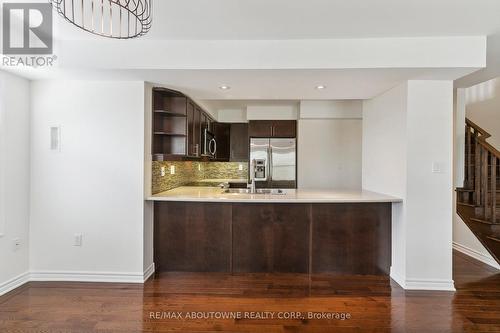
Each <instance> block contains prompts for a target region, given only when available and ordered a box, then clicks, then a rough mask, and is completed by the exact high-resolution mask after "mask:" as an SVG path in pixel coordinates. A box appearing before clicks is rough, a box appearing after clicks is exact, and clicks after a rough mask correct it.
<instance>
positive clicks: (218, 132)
mask: <svg viewBox="0 0 500 333" xmlns="http://www.w3.org/2000/svg"><path fill="white" fill-rule="evenodd" d="M212 130H213V133H214V136H215V140H216V141H217V150H216V153H215V159H216V160H218V161H229V157H230V149H231V148H230V145H231V143H230V141H231V136H230V133H231V124H228V123H217V122H216V123H214V124H213V126H212Z"/></svg>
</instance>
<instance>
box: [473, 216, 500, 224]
mask: <svg viewBox="0 0 500 333" xmlns="http://www.w3.org/2000/svg"><path fill="white" fill-rule="evenodd" d="M470 220H471V221H473V222H479V223H483V224H489V225H493V224H495V223H493V222H491V221H486V220H483V219H478V218H471V219H470Z"/></svg>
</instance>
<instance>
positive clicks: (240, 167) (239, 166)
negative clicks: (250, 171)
mask: <svg viewBox="0 0 500 333" xmlns="http://www.w3.org/2000/svg"><path fill="white" fill-rule="evenodd" d="M238 170H240V171H243V164H241V163H240V164H238Z"/></svg>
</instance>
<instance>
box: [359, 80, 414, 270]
mask: <svg viewBox="0 0 500 333" xmlns="http://www.w3.org/2000/svg"><path fill="white" fill-rule="evenodd" d="M407 91H408V86H407V84H406V83H405V84H401V85H399V86H397V87H395V88H393V89H391V90H389V91H388V92H386V93H384V94H382V95H380V96H378V97H376V98H373V99H371V100H367V101H365V102H364V103H363V153H362V155H363V157H362V187H363V188H364V189H366V190H372V191H376V192H380V193H385V194H390V195H393V196H396V197H399V198H402V199H403V200H406V178H407V170H406V163H407V162H406V150H407V148H406V105H407V98H408V96H407ZM392 208H393V209H392V267H391V275H392V276H402V277H404V276H405V274H406V224H405V223H404V216H405V205H404V204H402V203H397V204H393V205H392Z"/></svg>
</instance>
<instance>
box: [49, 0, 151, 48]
mask: <svg viewBox="0 0 500 333" xmlns="http://www.w3.org/2000/svg"><path fill="white" fill-rule="evenodd" d="M49 1H50V3H51V4H52V6H53V7H54V8H55V9H56V10H57V12H58V13H59V14H60V15H61V16H62V17H64V18H65V19H66V20H68V21H69V22H70V23H72V24H74V25H75V26H77V27H79V28H80V29H83V30H85V31H87V32H90V33H93V34H96V35H99V36H104V37H109V38H117V39H129V38H134V37H139V36H142V35H145V34H146V33H147V32H148V31H149V29H150V28H151V20H152V17H151V1H152V0H49Z"/></svg>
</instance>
